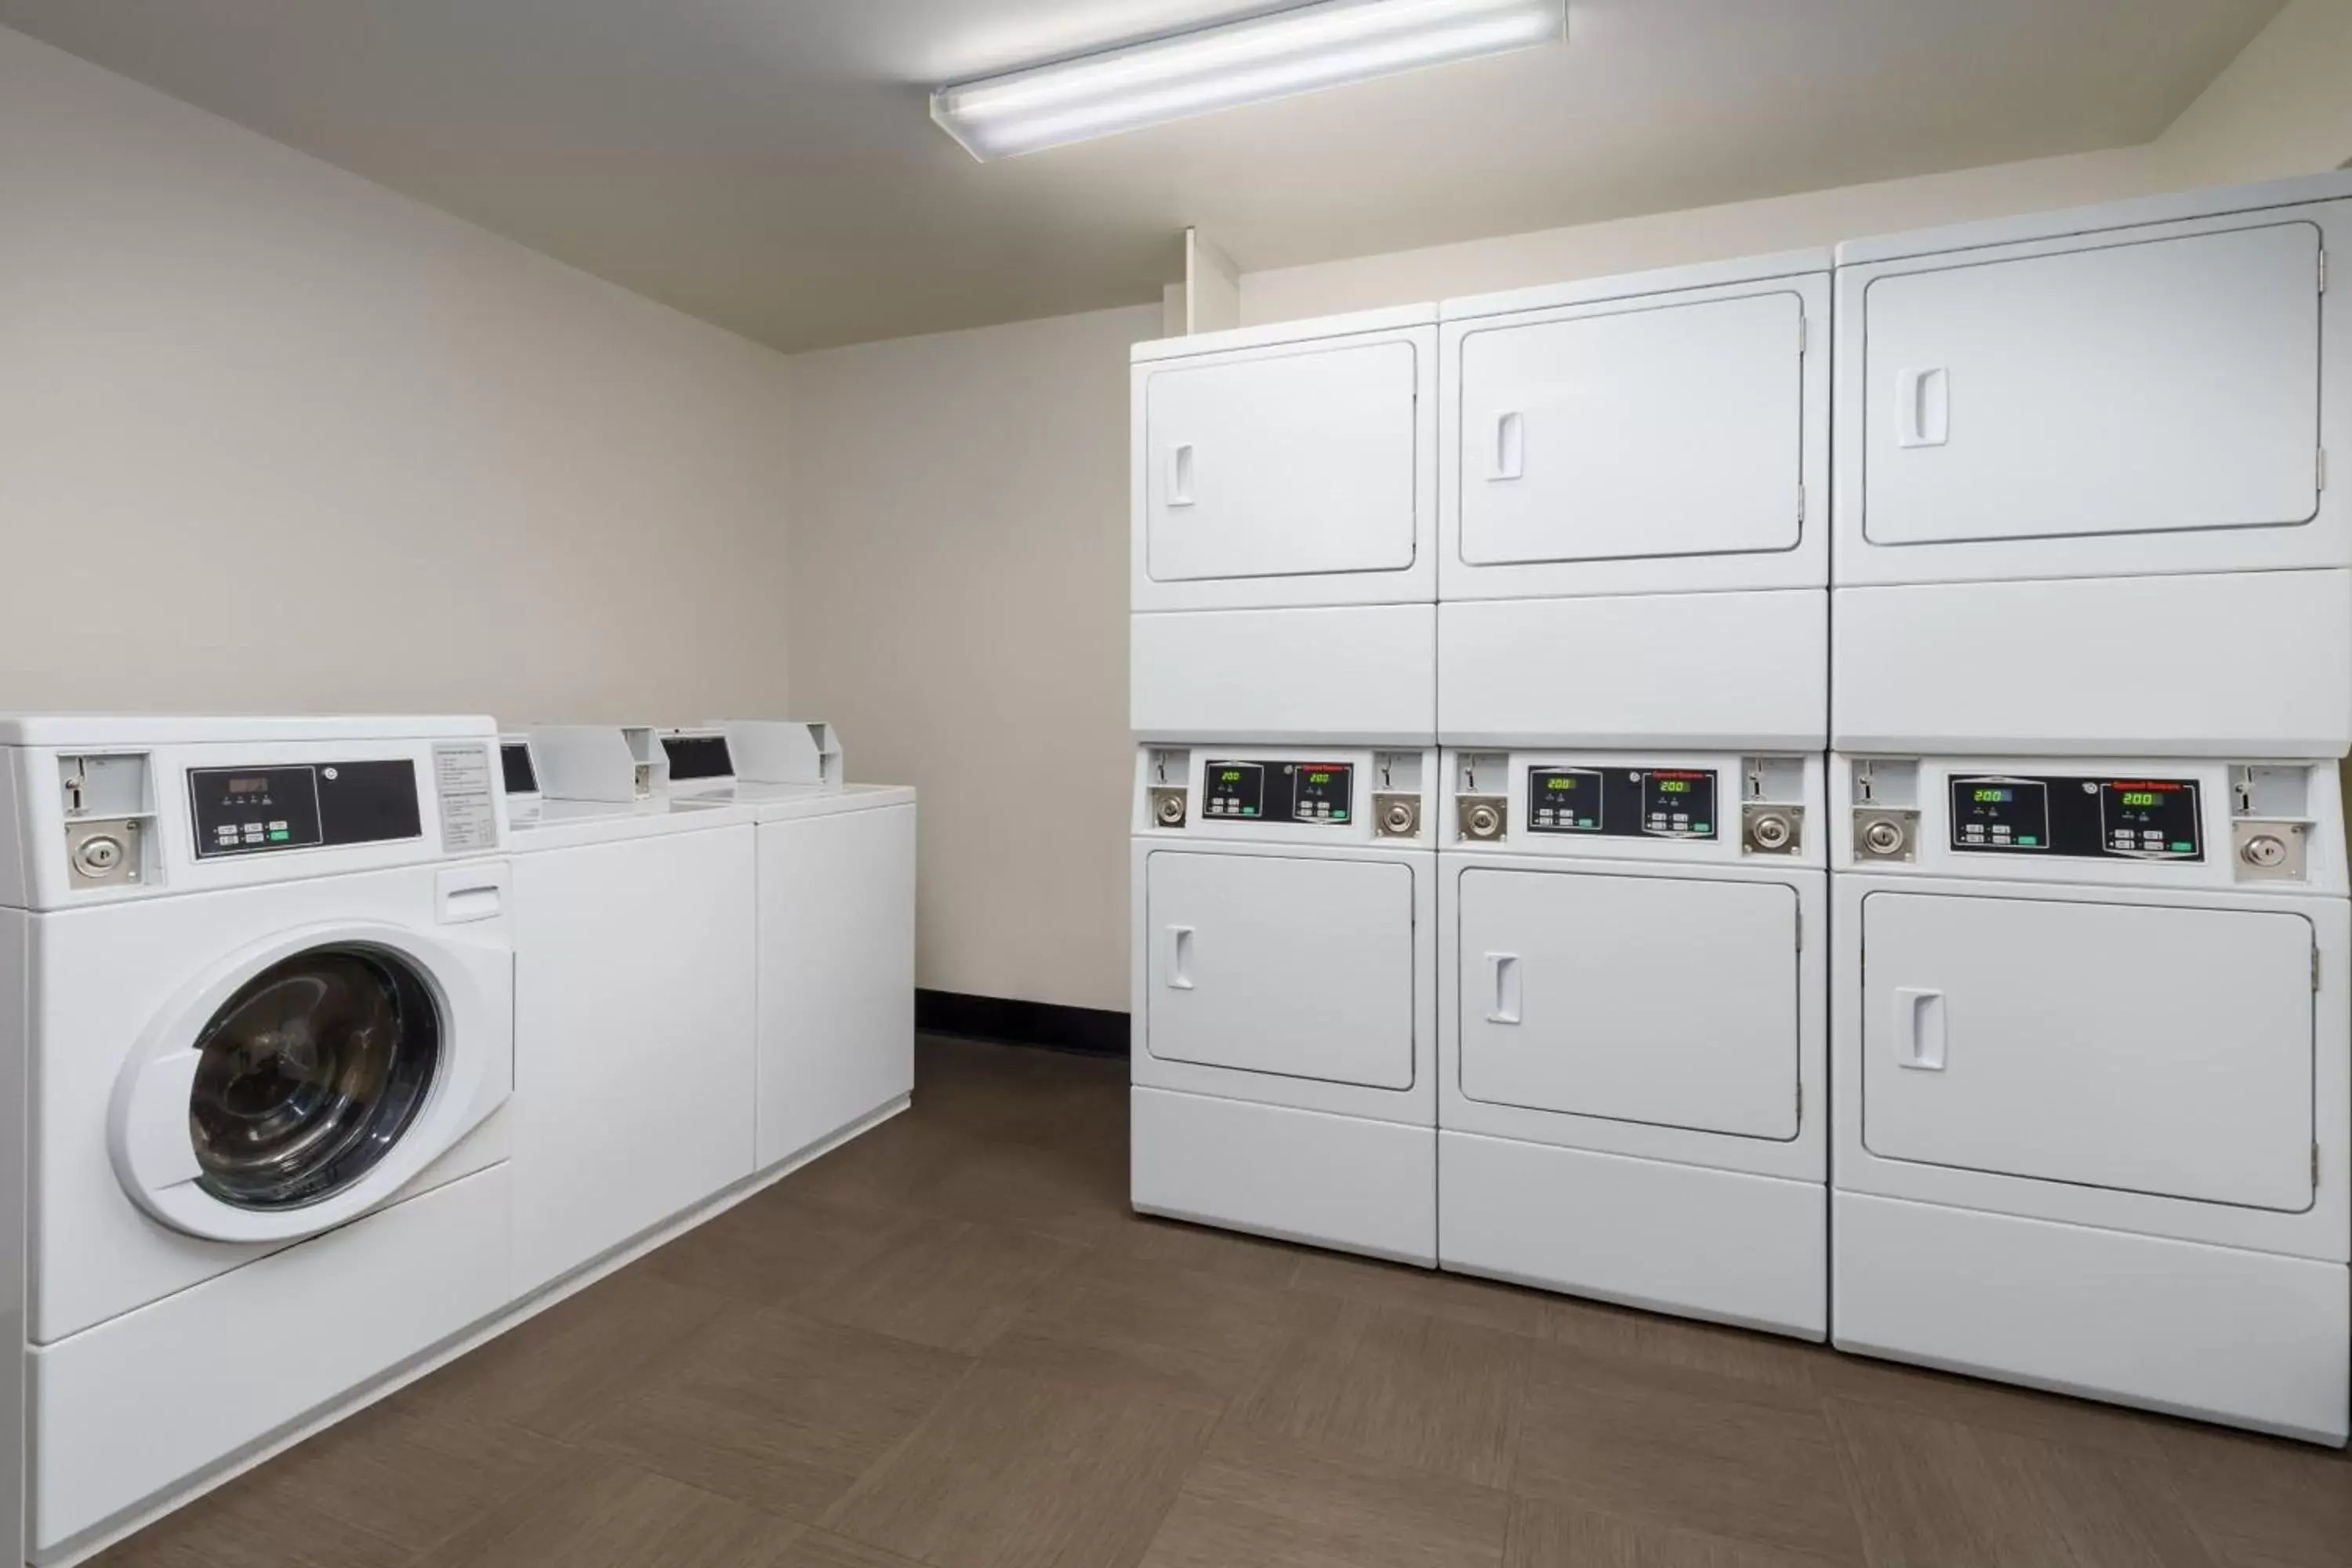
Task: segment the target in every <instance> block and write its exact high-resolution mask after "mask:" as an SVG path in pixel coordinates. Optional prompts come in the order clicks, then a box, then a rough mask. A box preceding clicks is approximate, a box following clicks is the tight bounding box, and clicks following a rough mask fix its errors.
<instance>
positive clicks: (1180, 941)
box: [1168, 926, 1192, 991]
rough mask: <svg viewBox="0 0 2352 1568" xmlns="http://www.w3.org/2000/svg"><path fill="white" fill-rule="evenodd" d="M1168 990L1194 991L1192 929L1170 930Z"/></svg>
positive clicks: (1175, 928) (1172, 927)
mask: <svg viewBox="0 0 2352 1568" xmlns="http://www.w3.org/2000/svg"><path fill="white" fill-rule="evenodd" d="M1168 989H1170V990H1171V991H1190V990H1192V927H1191V926H1170V927H1169V928H1168Z"/></svg>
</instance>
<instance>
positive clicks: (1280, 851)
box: [1131, 742, 1437, 1266]
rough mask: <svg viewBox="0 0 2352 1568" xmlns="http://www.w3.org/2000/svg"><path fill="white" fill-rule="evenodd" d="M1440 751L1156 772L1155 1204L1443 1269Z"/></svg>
mask: <svg viewBox="0 0 2352 1568" xmlns="http://www.w3.org/2000/svg"><path fill="white" fill-rule="evenodd" d="M1436 783H1437V755H1436V753H1435V752H1433V751H1427V750H1423V751H1403V752H1387V751H1379V750H1373V749H1368V748H1363V747H1330V746H1320V745H1317V746H1312V747H1308V746H1297V747H1272V746H1263V745H1251V744H1244V743H1234V744H1226V743H1219V742H1209V743H1195V744H1193V745H1191V746H1147V747H1144V748H1142V750H1141V751H1140V752H1139V754H1138V756H1137V765H1136V792H1135V840H1134V879H1133V887H1132V894H1131V896H1132V899H1133V940H1134V943H1135V948H1134V952H1133V956H1132V984H1133V990H1134V998H1133V1003H1132V1012H1133V1029H1134V1042H1133V1066H1132V1074H1133V1090H1132V1098H1133V1110H1134V1128H1133V1151H1132V1178H1133V1198H1134V1205H1135V1207H1136V1208H1137V1209H1139V1210H1140V1211H1143V1212H1145V1213H1148V1214H1158V1215H1170V1216H1172V1217H1175V1218H1179V1219H1187V1220H1194V1221H1198V1222H1201V1223H1203V1224H1208V1225H1217V1226H1228V1227H1231V1228H1234V1229H1239V1230H1247V1231H1254V1232H1257V1233H1259V1234H1261V1235H1265V1236H1274V1237H1283V1238H1285V1239H1287V1240H1292V1241H1303V1242H1307V1243H1311V1244H1313V1245H1316V1246H1321V1247H1339V1248H1343V1249H1346V1250H1349V1251H1353V1252H1363V1253H1370V1254H1372V1255H1375V1256H1378V1257H1382V1258H1395V1259H1399V1260H1402V1261H1406V1262H1412V1263H1419V1264H1423V1265H1424V1266H1425V1265H1428V1264H1430V1263H1432V1262H1433V1261H1434V1259H1435V1256H1436V1247H1437V1151H1436V1117H1435V1107H1436V1081H1435V1066H1436V997H1435V994H1434V987H1433V983H1432V982H1433V975H1434V967H1433V964H1434V952H1433V948H1434V942H1435V936H1436V930H1437V922H1436V904H1435V899H1436V875H1435V872H1436V858H1435V856H1433V854H1432V853H1431V852H1430V844H1431V842H1432V834H1431V831H1430V825H1431V823H1432V821H1433V817H1432V816H1431V813H1430V810H1429V806H1430V803H1431V801H1432V799H1433V792H1434V790H1435V786H1436Z"/></svg>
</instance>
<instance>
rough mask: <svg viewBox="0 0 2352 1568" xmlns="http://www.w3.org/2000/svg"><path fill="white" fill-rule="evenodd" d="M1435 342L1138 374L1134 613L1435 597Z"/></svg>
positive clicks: (1254, 356) (1377, 342) (1415, 339)
mask: <svg viewBox="0 0 2352 1568" xmlns="http://www.w3.org/2000/svg"><path fill="white" fill-rule="evenodd" d="M1432 337H1433V334H1431V333H1430V332H1428V331H1426V330H1423V331H1419V332H1403V333H1397V334H1392V335H1385V336H1373V337H1369V338H1346V339H1339V340H1335V341H1333V342H1328V343H1306V344H1287V345H1283V346H1280V347H1278V348H1274V349H1267V350H1261V351H1245V352H1244V353H1238V354H1234V355H1229V356H1220V357H1216V358H1213V359H1204V360H1200V361H1183V360H1180V361H1174V362H1167V363H1147V364H1142V365H1139V366H1137V367H1136V372H1135V398H1136V405H1137V406H1136V416H1137V426H1138V427H1137V433H1136V441H1135V450H1134V454H1133V461H1134V464H1135V474H1134V490H1135V505H1136V507H1137V521H1138V528H1137V534H1138V537H1137V539H1136V543H1135V552H1136V583H1135V607H1136V608H1138V609H1179V608H1184V609H1197V608H1212V607H1244V606H1250V605H1314V604H1386V603H1396V602H1401V601H1406V600H1412V599H1420V600H1424V601H1425V600H1428V599H1431V598H1433V597H1434V591H1433V584H1432V581H1431V579H1432V576H1433V573H1432V570H1431V566H1430V563H1429V560H1428V555H1429V551H1428V547H1427V540H1426V538H1425V537H1424V533H1425V527H1424V525H1425V523H1427V521H1429V520H1428V513H1429V510H1430V508H1429V496H1430V492H1431V490H1432V488H1433V487H1432V481H1431V479H1430V477H1429V474H1428V468H1429V467H1430V456H1431V453H1430V449H1429V448H1430V442H1429V441H1427V440H1424V438H1423V425H1422V420H1423V412H1424V408H1425V405H1426V403H1427V401H1428V400H1426V399H1424V398H1423V396H1422V387H1423V377H1424V375H1425V374H1426V373H1427V371H1428V369H1429V367H1430V362H1431V361H1432V359H1433V357H1434V347H1435V345H1434V343H1433V342H1432V341H1430V340H1431V338H1432Z"/></svg>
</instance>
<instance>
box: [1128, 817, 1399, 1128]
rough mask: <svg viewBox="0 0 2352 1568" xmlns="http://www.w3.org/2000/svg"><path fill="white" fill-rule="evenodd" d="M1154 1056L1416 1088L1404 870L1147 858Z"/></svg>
mask: <svg viewBox="0 0 2352 1568" xmlns="http://www.w3.org/2000/svg"><path fill="white" fill-rule="evenodd" d="M1145 875H1146V879H1147V883H1148V886H1147V889H1146V899H1145V909H1146V918H1147V921H1148V922H1149V923H1148V926H1147V930H1146V931H1145V933H1144V936H1145V942H1146V944H1147V949H1148V952H1149V957H1148V960H1147V963H1148V969H1147V973H1146V974H1145V977H1144V979H1145V994H1146V1006H1147V1007H1148V1009H1149V1016H1148V1019H1147V1026H1148V1033H1147V1034H1146V1036H1145V1040H1146V1045H1147V1048H1148V1049H1149V1050H1150V1054H1151V1055H1152V1056H1153V1057H1155V1058H1159V1059H1160V1060H1162V1061H1171V1062H1186V1063H1192V1064H1194V1065H1197V1066H1203V1067H1213V1068H1231V1069H1234V1070H1237V1071H1243V1072H1251V1073H1265V1074H1274V1075H1277V1076H1281V1077H1286V1078H1293V1079H1312V1080H1319V1081H1322V1082H1328V1083H1340V1084H1353V1085H1359V1086H1362V1087H1365V1088H1371V1089H1409V1088H1411V1087H1412V1083H1413V1066H1414V1044H1415V1041H1414V1021H1415V990H1416V985H1417V984H1418V980H1417V976H1416V973H1415V970H1416V965H1415V963H1414V942H1413V919H1414V902H1415V889H1414V885H1413V874H1412V869H1411V868H1409V867H1407V866H1405V865H1402V864H1401V863H1399V862H1397V861H1394V860H1351V859H1343V858H1289V857H1286V856H1282V855H1215V854H1199V853H1188V852H1184V851H1176V850H1160V851H1156V852H1153V853H1151V854H1150V855H1149V856H1148V857H1147V858H1146V861H1145Z"/></svg>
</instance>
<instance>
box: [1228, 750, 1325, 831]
mask: <svg viewBox="0 0 2352 1568" xmlns="http://www.w3.org/2000/svg"><path fill="white" fill-rule="evenodd" d="M1355 781H1356V768H1355V764H1354V763H1332V762H1314V761H1311V760H1307V759H1303V758H1291V757H1285V758H1256V759H1249V760H1244V759H1240V758H1224V759H1220V758H1217V757H1211V758H1210V759H1209V760H1208V762H1207V763H1206V764H1205V765H1204V767H1203V768H1202V794H1201V809H1202V812H1204V813H1206V814H1207V815H1208V816H1213V817H1216V818H1218V819H1219V820H1221V821H1228V822H1288V823H1297V824H1303V825H1307V826H1322V827H1337V826H1345V825H1346V824H1348V823H1349V822H1350V821H1352V820H1354V815H1355V813H1354V806H1355Z"/></svg>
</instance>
